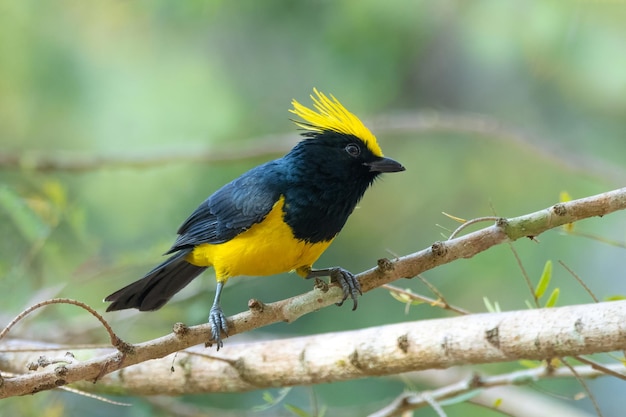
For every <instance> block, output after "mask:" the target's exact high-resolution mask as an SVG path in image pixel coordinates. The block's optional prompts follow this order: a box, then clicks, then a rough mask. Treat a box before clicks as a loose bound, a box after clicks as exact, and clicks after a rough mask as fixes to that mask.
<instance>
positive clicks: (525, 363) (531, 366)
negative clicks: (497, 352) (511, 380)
mask: <svg viewBox="0 0 626 417" xmlns="http://www.w3.org/2000/svg"><path fill="white" fill-rule="evenodd" d="M517 363H519V364H520V365H521V366H523V367H524V368H528V369H534V368H539V367H540V366H541V365H542V363H541V361H532V360H530V359H521V360H519V361H517Z"/></svg>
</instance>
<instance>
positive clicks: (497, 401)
mask: <svg viewBox="0 0 626 417" xmlns="http://www.w3.org/2000/svg"><path fill="white" fill-rule="evenodd" d="M501 405H502V398H496V400H495V401H494V402H493V408H499V407H500V406H501Z"/></svg>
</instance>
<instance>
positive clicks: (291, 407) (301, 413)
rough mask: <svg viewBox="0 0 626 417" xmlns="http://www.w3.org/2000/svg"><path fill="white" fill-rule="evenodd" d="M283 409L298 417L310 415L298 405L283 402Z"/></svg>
mask: <svg viewBox="0 0 626 417" xmlns="http://www.w3.org/2000/svg"><path fill="white" fill-rule="evenodd" d="M285 409H287V410H288V411H291V412H292V413H293V414H294V415H296V416H298V417H311V414H309V413H307V412H306V411H304V410H303V409H301V408H299V407H296V406H295V405H291V404H285Z"/></svg>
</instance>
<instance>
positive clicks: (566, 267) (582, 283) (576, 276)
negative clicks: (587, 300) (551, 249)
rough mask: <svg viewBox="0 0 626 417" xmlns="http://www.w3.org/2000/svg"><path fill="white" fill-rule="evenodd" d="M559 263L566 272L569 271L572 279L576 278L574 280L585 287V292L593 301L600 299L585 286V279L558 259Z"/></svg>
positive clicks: (597, 301)
mask: <svg viewBox="0 0 626 417" xmlns="http://www.w3.org/2000/svg"><path fill="white" fill-rule="evenodd" d="M559 264H560V265H561V266H562V267H563V268H565V270H566V271H567V272H569V273H570V275H571V276H573V277H574V279H576V281H578V283H579V284H580V286H581V287H583V288H584V289H585V291H587V294H589V295H590V296H591V299H592V300H593V301H595V302H596V303H599V302H600V300H598V297H596V296H595V294H594V293H593V291H591V289H590V288H589V287H588V286H587V284H585V281H583V280H582V278H580V277H579V276H578V275H577V274H576V273H575V272H574V271H573V270H572V269H571V268H570V267H568V266H567V265H565V262H563V261H561V260H559Z"/></svg>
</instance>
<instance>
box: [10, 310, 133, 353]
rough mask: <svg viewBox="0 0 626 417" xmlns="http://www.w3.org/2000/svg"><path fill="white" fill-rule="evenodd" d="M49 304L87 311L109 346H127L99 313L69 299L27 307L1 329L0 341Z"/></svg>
mask: <svg viewBox="0 0 626 417" xmlns="http://www.w3.org/2000/svg"><path fill="white" fill-rule="evenodd" d="M51 304H70V305H75V306H78V307H80V308H82V309H84V310H87V311H88V312H89V313H91V315H92V316H94V317H95V318H96V319H98V321H99V322H100V323H101V324H102V326H103V327H104V328H105V330H106V331H107V333H109V337H110V339H111V344H112V345H113V346H119V345H120V344H122V345H126V344H127V343H126V342H124V341H123V340H122V339H121V338H119V337H118V336H117V335H116V334H115V332H114V331H113V329H112V328H111V326H110V325H109V323H108V322H107V321H106V320H105V319H104V317H102V316H101V315H100V313H98V312H97V311H96V310H94V309H93V308H91V307H89V306H88V305H87V304H85V303H83V302H81V301H77V300H72V299H71V298H53V299H51V300H45V301H42V302H40V303H37V304H35V305H33V306H30V307H28V308H27V309H25V310H24V311H22V312H21V313H20V314H18V315H17V316H16V317H15V318H14V319H13V320H11V322H10V323H9V324H7V325H6V326H5V328H4V329H2V331H1V332H0V340H2V338H4V337H5V336H6V335H7V334H8V333H9V331H10V330H11V329H12V328H13V326H15V325H16V324H17V323H18V322H19V321H20V320H22V319H23V318H24V317H26V316H27V315H28V314H30V313H31V312H33V311H35V310H37V309H39V308H41V307H44V306H48V305H51Z"/></svg>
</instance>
